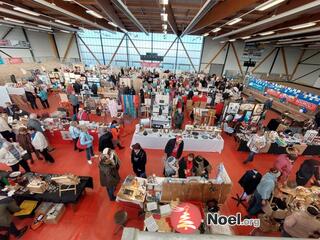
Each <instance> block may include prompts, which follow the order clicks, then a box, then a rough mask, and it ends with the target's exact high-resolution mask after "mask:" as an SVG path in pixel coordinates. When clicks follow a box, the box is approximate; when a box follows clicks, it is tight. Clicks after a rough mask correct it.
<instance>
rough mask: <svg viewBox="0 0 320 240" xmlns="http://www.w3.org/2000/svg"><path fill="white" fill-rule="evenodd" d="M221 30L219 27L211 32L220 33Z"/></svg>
mask: <svg viewBox="0 0 320 240" xmlns="http://www.w3.org/2000/svg"><path fill="white" fill-rule="evenodd" d="M220 30H221V28H219V27H217V28H215V29H213V30H211V32H214V33H215V32H219V31H220Z"/></svg>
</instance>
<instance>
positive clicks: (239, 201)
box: [232, 192, 246, 208]
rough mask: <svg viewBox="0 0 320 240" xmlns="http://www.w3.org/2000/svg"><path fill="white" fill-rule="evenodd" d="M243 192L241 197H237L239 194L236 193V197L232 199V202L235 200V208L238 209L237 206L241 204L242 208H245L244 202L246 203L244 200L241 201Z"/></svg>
mask: <svg viewBox="0 0 320 240" xmlns="http://www.w3.org/2000/svg"><path fill="white" fill-rule="evenodd" d="M244 194H245V192H243V193H242V194H241V196H239V194H238V193H237V195H236V197H232V199H233V200H235V201H236V202H237V207H239V205H240V204H241V205H242V206H244V207H245V208H246V205H244V203H243V202H244V201H246V200H245V199H243V196H244Z"/></svg>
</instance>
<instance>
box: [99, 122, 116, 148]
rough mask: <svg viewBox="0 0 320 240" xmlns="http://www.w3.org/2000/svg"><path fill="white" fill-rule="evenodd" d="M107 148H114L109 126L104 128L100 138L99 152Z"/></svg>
mask: <svg viewBox="0 0 320 240" xmlns="http://www.w3.org/2000/svg"><path fill="white" fill-rule="evenodd" d="M105 148H110V149H114V146H113V143H112V134H111V132H110V131H109V129H108V128H105V129H103V135H101V136H100V138H99V152H103V150H104V149H105Z"/></svg>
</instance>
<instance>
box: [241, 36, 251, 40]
mask: <svg viewBox="0 0 320 240" xmlns="http://www.w3.org/2000/svg"><path fill="white" fill-rule="evenodd" d="M249 38H251V36H245V37H242V38H241V39H243V40H245V39H249Z"/></svg>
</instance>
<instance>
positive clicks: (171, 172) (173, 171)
mask: <svg viewBox="0 0 320 240" xmlns="http://www.w3.org/2000/svg"><path fill="white" fill-rule="evenodd" d="M178 170H179V163H178V161H177V159H176V158H175V157H172V156H171V157H168V158H167V159H166V160H165V161H164V176H165V177H178Z"/></svg>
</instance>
